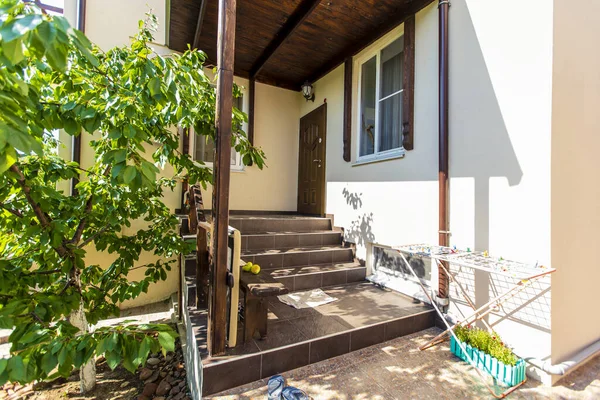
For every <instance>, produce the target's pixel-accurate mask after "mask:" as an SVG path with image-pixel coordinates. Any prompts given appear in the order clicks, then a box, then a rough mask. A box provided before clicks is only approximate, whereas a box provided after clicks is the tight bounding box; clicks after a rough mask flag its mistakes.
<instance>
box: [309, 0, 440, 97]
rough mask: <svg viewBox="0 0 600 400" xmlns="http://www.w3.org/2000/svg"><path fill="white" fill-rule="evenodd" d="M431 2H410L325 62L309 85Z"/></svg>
mask: <svg viewBox="0 0 600 400" xmlns="http://www.w3.org/2000/svg"><path fill="white" fill-rule="evenodd" d="M433 1H434V0H416V1H413V2H411V3H410V5H409V6H408V7H406V8H405V9H403V10H401V11H400V12H398V13H397V14H396V18H392V19H390V20H389V21H387V22H386V23H384V24H381V25H380V26H379V27H378V28H377V29H374V30H373V31H371V34H369V35H367V36H365V37H364V38H363V39H362V40H358V41H356V42H354V43H352V44H351V45H350V46H348V47H346V48H345V49H344V50H342V51H341V52H339V53H338V54H337V55H335V56H334V57H332V58H331V60H330V61H328V62H326V63H325V64H324V65H323V66H321V67H320V68H319V69H318V70H317V72H315V73H314V74H312V76H310V77H309V78H308V81H309V82H311V83H312V82H316V81H318V80H319V79H321V78H322V77H324V76H325V75H327V74H328V73H330V72H331V71H333V70H334V69H335V68H337V67H338V66H339V65H341V64H342V63H344V61H345V60H346V58H347V57H352V56H354V55H356V54H357V53H359V52H360V51H361V50H362V49H364V48H365V47H367V46H369V45H370V44H371V43H373V42H375V41H376V40H377V39H379V38H380V37H382V36H383V35H385V34H386V33H388V32H389V31H391V30H392V29H394V28H395V27H397V26H398V25H400V24H401V23H403V22H404V21H406V19H407V18H409V17H411V16H413V15H414V14H416V13H417V12H419V11H420V10H421V9H423V8H425V7H426V6H428V5H429V4H430V3H432V2H433ZM299 84H300V85H301V84H302V82H299Z"/></svg>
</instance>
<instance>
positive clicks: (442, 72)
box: [437, 0, 450, 305]
mask: <svg viewBox="0 0 600 400" xmlns="http://www.w3.org/2000/svg"><path fill="white" fill-rule="evenodd" d="M449 8H450V2H449V1H447V0H439V3H438V10H439V65H438V70H439V110H438V112H439V117H438V120H439V139H438V141H439V146H438V151H439V173H438V182H439V231H438V240H439V244H440V246H448V244H449V243H448V242H449V241H448V236H449V235H450V231H449V227H450V223H449V215H448V198H449V185H448V164H449V163H448V54H449V51H448V17H449V16H448V10H449ZM438 281H439V288H438V294H437V296H438V300H441V304H442V305H447V302H448V294H449V293H448V292H449V291H448V285H449V282H448V277H447V276H446V275H445V274H444V271H442V269H441V268H440V269H439V271H438Z"/></svg>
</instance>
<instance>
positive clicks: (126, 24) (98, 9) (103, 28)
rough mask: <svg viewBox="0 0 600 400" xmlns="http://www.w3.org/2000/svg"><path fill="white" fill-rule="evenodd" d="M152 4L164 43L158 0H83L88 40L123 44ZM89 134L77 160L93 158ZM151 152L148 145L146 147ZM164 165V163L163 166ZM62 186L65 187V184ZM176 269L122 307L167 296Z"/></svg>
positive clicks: (105, 258)
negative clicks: (163, 279) (165, 278)
mask: <svg viewBox="0 0 600 400" xmlns="http://www.w3.org/2000/svg"><path fill="white" fill-rule="evenodd" d="M76 7H77V5H76V2H75V1H73V0H67V1H65V15H66V16H67V18H68V19H69V21H70V23H71V24H72V25H74V26H76V15H77V14H76ZM150 8H152V9H153V11H154V13H155V14H156V15H157V17H158V20H159V22H160V25H159V28H158V31H157V32H156V34H155V43H158V44H163V43H165V15H166V2H165V1H162V0H127V1H119V0H87V6H86V20H85V23H86V26H85V28H86V29H85V33H86V35H87V36H88V37H89V38H90V40H91V41H92V42H93V43H95V44H97V45H98V46H100V48H102V49H103V50H108V49H110V48H112V47H115V46H122V45H126V44H128V43H129V42H130V40H131V36H133V35H135V33H136V32H137V29H138V21H139V20H141V19H144V18H145V13H146V12H147V11H148V10H149V9H150ZM157 51H159V52H161V54H164V53H168V52H169V51H165V49H164V48H161V47H157ZM59 138H60V140H61V142H62V143H63V146H62V147H61V148H59V152H60V154H61V155H62V156H65V157H69V158H70V156H71V151H72V150H71V148H72V146H71V137H70V136H69V135H67V134H66V133H64V132H61V133H60V135H59ZM92 139H93V138H92V136H90V135H89V134H87V133H83V134H82V141H81V163H82V165H84V166H85V165H89V163H91V161H92V160H93V151H92V149H91V147H90V146H89V142H90V140H92ZM147 153H148V154H151V149H148V151H147ZM167 168H168V167H167ZM164 174H165V175H166V176H172V170H171V169H170V168H169V170H165V171H164ZM65 189H66V188H65ZM180 199H181V188H179V187H178V188H177V189H176V190H175V191H169V190H166V191H165V196H164V201H165V203H166V204H167V205H169V206H170V207H171V209H173V210H175V208H177V207H178V206H179V203H180ZM144 226H145V224H144V223H143V222H134V223H133V224H132V226H131V227H130V228H127V229H125V230H124V231H123V233H124V234H129V235H130V234H134V233H135V232H136V231H137V229H143V228H144ZM87 251H88V254H87V257H86V261H87V263H89V264H98V265H100V266H104V267H106V266H108V265H110V263H111V262H112V261H113V260H114V256H112V255H109V254H108V253H106V252H100V253H99V252H96V251H95V250H94V249H93V248H92V246H88V248H87ZM155 260H156V257H154V256H153V255H152V254H151V253H145V252H144V253H142V254H141V256H140V260H139V261H138V263H137V265H144V264H147V263H149V262H152V261H155ZM143 277H144V269H143V268H142V269H138V270H135V271H132V272H131V273H130V275H129V278H130V279H131V280H140V279H142V278H143ZM178 282H179V280H178V272H177V268H174V270H172V271H171V272H170V273H169V274H168V277H167V280H166V281H161V282H158V283H156V284H154V285H151V286H150V287H149V289H148V293H146V294H142V295H140V296H139V297H138V298H136V299H134V300H131V301H126V302H124V303H123V304H122V305H121V307H122V308H130V307H136V306H139V305H143V304H148V303H152V302H156V301H160V300H164V299H166V298H168V297H169V296H170V295H171V294H172V293H174V292H176V291H177V285H178Z"/></svg>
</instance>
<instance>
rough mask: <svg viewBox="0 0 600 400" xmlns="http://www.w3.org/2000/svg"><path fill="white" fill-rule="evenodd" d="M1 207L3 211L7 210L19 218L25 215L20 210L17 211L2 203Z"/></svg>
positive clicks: (0, 203)
mask: <svg viewBox="0 0 600 400" xmlns="http://www.w3.org/2000/svg"><path fill="white" fill-rule="evenodd" d="M0 207H2V208H3V209H5V210H6V211H8V212H9V213H11V214H13V215H15V216H17V217H19V218H23V213H22V212H21V211H19V210H15V209H13V208H10V207H7V206H6V205H5V204H4V203H2V202H0Z"/></svg>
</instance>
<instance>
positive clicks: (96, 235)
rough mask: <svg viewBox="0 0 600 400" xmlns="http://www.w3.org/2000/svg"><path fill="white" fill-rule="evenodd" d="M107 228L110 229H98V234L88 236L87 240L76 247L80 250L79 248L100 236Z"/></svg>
mask: <svg viewBox="0 0 600 400" xmlns="http://www.w3.org/2000/svg"><path fill="white" fill-rule="evenodd" d="M108 228H110V226H105V227H104V228H102V229H100V230H99V231H98V232H96V233H94V234H93V235H92V236H90V237H89V238H87V239H85V240H84V241H83V242H81V244H80V245H79V246H77V247H79V248H80V249H81V248H83V247H85V246H87V245H88V244H89V243H90V242H92V241H93V240H94V239H96V238H97V237H98V236H100V235H102V234H103V233H104V232H106V231H107V230H108Z"/></svg>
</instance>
